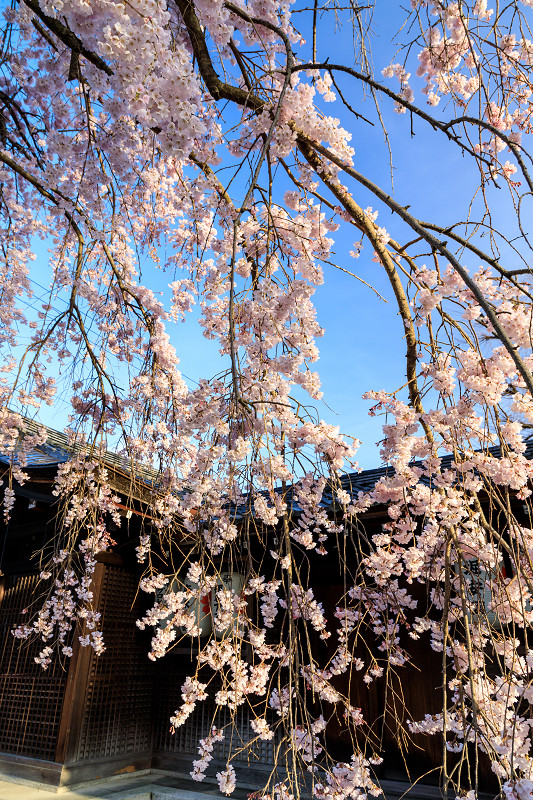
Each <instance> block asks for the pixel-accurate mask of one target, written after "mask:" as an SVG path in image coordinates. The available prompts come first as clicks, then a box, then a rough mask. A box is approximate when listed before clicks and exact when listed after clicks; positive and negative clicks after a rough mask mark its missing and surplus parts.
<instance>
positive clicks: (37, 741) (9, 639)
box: [0, 575, 68, 761]
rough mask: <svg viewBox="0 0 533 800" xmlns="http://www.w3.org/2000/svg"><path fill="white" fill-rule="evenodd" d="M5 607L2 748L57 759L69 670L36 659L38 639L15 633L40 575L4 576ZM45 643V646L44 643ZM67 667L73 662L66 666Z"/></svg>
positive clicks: (0, 667)
mask: <svg viewBox="0 0 533 800" xmlns="http://www.w3.org/2000/svg"><path fill="white" fill-rule="evenodd" d="M4 581H5V584H4V586H5V591H4V595H3V598H2V603H1V605H0V751H1V752H4V753H12V754H15V755H24V756H31V757H33V758H41V759H44V760H47V761H54V756H55V749H56V744H57V736H58V731H59V721H60V715H61V706H62V702H63V696H64V693H65V684H66V679H67V673H66V671H65V670H64V669H63V666H62V665H61V664H60V663H59V660H58V659H57V658H56V659H54V660H53V662H52V664H51V665H50V666H49V667H48V669H47V670H46V671H44V670H43V669H42V667H40V666H39V665H38V664H36V663H35V660H34V658H35V656H36V655H37V653H38V652H39V649H40V647H39V646H38V643H34V644H29V645H28V644H27V643H21V642H20V640H18V639H15V637H14V636H13V635H12V634H11V631H12V629H13V628H14V627H16V626H17V625H18V624H20V623H21V622H22V621H23V619H24V617H23V615H22V610H23V609H24V608H26V607H27V606H29V605H30V604H31V602H32V600H33V599H35V594H36V591H37V584H38V581H39V577H38V576H37V575H12V576H8V577H6V578H4ZM41 646H42V645H41ZM67 666H68V664H67Z"/></svg>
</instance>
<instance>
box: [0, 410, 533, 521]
mask: <svg viewBox="0 0 533 800" xmlns="http://www.w3.org/2000/svg"><path fill="white" fill-rule="evenodd" d="M40 427H42V426H39V425H38V424H37V423H35V422H32V421H31V420H27V422H26V430H27V432H28V434H33V433H35V432H36V431H37V430H38V428H40ZM45 427H46V426H45ZM47 434H48V435H47V439H46V442H45V443H44V444H42V445H39V446H37V447H34V448H33V450H31V452H30V453H29V454H28V456H27V461H26V466H27V467H29V468H32V469H35V468H39V467H48V468H50V467H57V466H59V464H63V463H64V462H66V461H68V459H69V458H70V457H71V456H72V454H73V452H76V451H78V452H79V451H80V450H81V451H82V452H83V449H85V448H84V446H83V445H79V446H74V447H73V446H72V445H70V444H69V441H68V439H67V437H66V435H65V434H64V433H61V432H60V431H56V430H54V429H53V428H48V427H47ZM489 452H490V454H491V455H493V456H496V457H499V455H500V448H499V447H491V448H489ZM87 454H88V455H89V450H88V449H87ZM525 455H526V458H528V459H533V439H530V440H528V441H527V442H526V451H525ZM15 458H16V452H15ZM453 459H454V456H453V455H452V454H448V455H446V456H443V457H442V458H441V469H443V470H444V469H449V468H450V466H451V464H452V462H453ZM10 460H11V455H10V454H6V453H2V452H0V463H3V464H6V465H7V464H9V463H10ZM103 461H104V463H105V464H106V466H108V467H111V468H113V469H116V470H119V471H120V472H123V473H125V474H127V475H131V472H132V463H131V461H130V460H129V459H127V458H125V457H123V456H120V455H117V454H116V453H112V452H111V451H109V450H106V451H105V452H104V453H103ZM134 473H135V477H136V478H138V479H140V480H141V481H142V482H143V483H145V484H150V485H152V486H155V485H157V483H158V482H159V481H158V479H159V477H160V473H158V472H157V470H155V469H153V468H151V467H148V466H145V465H142V464H139V463H138V462H137V463H135V468H134ZM393 474H394V468H393V467H391V466H387V467H379V468H377V469H365V470H362V471H361V472H350V473H346V474H344V475H342V476H340V484H341V488H342V489H344V491H346V492H348V494H349V495H351V496H352V497H354V498H355V497H357V496H358V494H359V492H370V491H372V489H373V488H374V486H375V485H376V483H377V482H378V481H379V479H380V478H382V477H384V476H386V475H393ZM421 482H422V483H426V484H428V483H429V481H428V478H427V477H422V478H421ZM276 491H277V492H278V493H281V491H282V490H281V489H277V490H276ZM261 494H262V495H263V496H264V497H265V499H267V501H268V492H266V491H265V492H261ZM286 499H287V504H288V506H289V508H290V509H291V513H292V514H296V515H298V513H300V511H301V509H300V508H299V506H298V503H297V502H296V499H295V497H294V494H293V487H288V489H287V490H286ZM333 504H334V485H333V484H332V482H331V481H328V482H327V483H326V486H325V488H324V492H323V494H322V500H321V503H320V505H321V506H322V507H323V508H330V507H331V506H332V505H333ZM248 510H249V505H248V504H243V505H240V506H239V507H238V508H237V509H235V512H236V516H237V517H240V516H243V515H244V514H245V513H246V512H247V511H248Z"/></svg>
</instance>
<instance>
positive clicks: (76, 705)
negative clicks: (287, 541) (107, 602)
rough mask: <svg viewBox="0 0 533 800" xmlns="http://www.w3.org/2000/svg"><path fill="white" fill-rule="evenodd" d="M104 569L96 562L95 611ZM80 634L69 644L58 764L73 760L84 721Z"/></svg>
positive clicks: (84, 657) (86, 650)
mask: <svg viewBox="0 0 533 800" xmlns="http://www.w3.org/2000/svg"><path fill="white" fill-rule="evenodd" d="M105 570H106V565H105V564H102V563H98V564H97V565H96V567H95V570H94V575H93V581H92V585H91V588H92V592H93V605H94V607H95V608H98V607H99V605H100V598H101V594H102V586H103V581H104V574H105ZM79 633H80V631H79V630H77V631H76V634H75V636H74V642H73V643H72V650H73V655H72V658H71V659H70V668H69V673H68V678H67V685H66V688H65V695H64V698H63V708H62V710H61V721H60V723H59V734H58V738H57V747H56V755H55V760H56V762H58V763H60V764H65V763H68V762H71V761H75V760H76V756H77V752H78V743H79V738H80V733H81V726H82V722H83V711H84V708H85V696H86V693H87V683H88V679H89V670H90V666H91V657H92V649H91V648H90V647H82V646H81V645H80V643H79Z"/></svg>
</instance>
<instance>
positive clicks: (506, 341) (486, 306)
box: [299, 133, 533, 397]
mask: <svg viewBox="0 0 533 800" xmlns="http://www.w3.org/2000/svg"><path fill="white" fill-rule="evenodd" d="M299 137H300V138H301V139H302V140H304V141H306V142H307V143H308V144H310V145H311V146H312V147H313V148H314V149H315V150H316V151H317V152H318V153H320V154H321V155H322V156H324V157H325V158H326V159H328V160H330V161H332V162H333V163H334V164H335V165H336V166H338V167H340V169H342V170H343V171H344V172H345V173H346V174H347V175H350V176H351V177H352V178H354V180H356V181H357V182H358V183H360V184H361V185H362V186H364V187H365V188H366V189H369V190H370V191H371V192H372V194H374V195H375V196H376V197H378V198H379V199H380V200H381V201H382V202H383V203H385V205H387V206H388V207H389V208H390V209H391V211H394V213H396V214H397V215H398V216H399V217H400V218H401V219H403V220H404V222H406V223H407V224H408V225H409V227H410V228H412V230H413V231H415V232H416V233H418V234H419V235H420V236H421V237H422V239H424V241H426V242H427V243H428V244H429V245H430V247H431V248H432V249H434V250H436V251H438V252H439V253H441V255H443V256H444V257H445V258H446V259H447V260H448V261H449V262H450V264H451V265H452V267H453V268H454V270H455V271H456V272H457V273H458V275H460V276H461V279H462V280H463V282H464V284H465V285H466V286H467V287H468V288H469V289H470V291H471V292H472V294H473V295H474V297H475V298H476V301H477V302H478V304H479V306H480V307H481V308H482V309H483V311H484V312H485V314H486V315H487V319H488V320H489V322H490V324H491V325H492V327H493V328H494V330H495V332H496V335H497V337H498V338H499V340H500V341H501V343H502V344H503V346H504V347H505V349H506V350H507V352H508V353H509V355H510V356H511V358H512V359H513V361H514V363H515V365H516V368H517V370H518V372H519V373H520V375H521V376H522V378H523V379H524V381H525V384H526V386H527V388H528V391H529V393H530V394H531V396H532V397H533V376H532V375H531V372H530V370H529V369H528V367H527V365H526V364H525V362H524V360H523V359H522V358H521V356H520V353H519V352H518V348H517V347H516V346H515V345H514V344H513V342H512V341H511V339H510V338H509V336H508V334H507V332H506V331H505V329H504V328H503V327H502V325H501V323H500V321H499V319H498V316H497V314H496V313H495V311H494V309H493V308H492V306H491V305H490V303H489V302H488V301H487V300H486V298H485V297H484V295H483V292H482V291H481V290H480V288H479V287H478V286H477V284H476V282H475V281H474V280H473V279H472V278H471V277H470V275H469V274H468V272H467V271H466V269H465V268H464V267H463V266H462V264H460V263H459V261H458V260H457V258H456V257H455V256H454V255H453V253H452V252H451V251H450V250H449V248H448V247H447V245H446V242H443V241H441V240H440V239H437V237H436V236H433V235H432V234H431V233H429V231H428V230H427V229H426V228H425V227H424V226H423V225H422V223H421V222H420V221H419V220H418V219H417V218H416V217H415V216H413V214H410V213H409V211H408V210H407V208H406V207H405V206H402V205H400V203H398V201H397V200H395V199H394V198H393V197H391V196H390V195H389V194H388V193H387V192H385V191H383V189H381V187H379V186H378V185H377V184H375V183H374V182H373V181H371V180H370V179H369V178H367V177H365V176H364V175H363V174H362V173H360V172H358V171H357V170H355V169H354V168H353V167H352V166H350V164H347V163H346V162H345V161H343V160H342V159H341V158H339V157H338V156H337V155H335V153H333V152H332V151H331V150H329V149H328V148H327V147H324V146H323V145H321V144H318V143H317V142H314V141H310V140H309V139H308V138H307V137H305V136H304V135H303V134H301V133H300V134H299Z"/></svg>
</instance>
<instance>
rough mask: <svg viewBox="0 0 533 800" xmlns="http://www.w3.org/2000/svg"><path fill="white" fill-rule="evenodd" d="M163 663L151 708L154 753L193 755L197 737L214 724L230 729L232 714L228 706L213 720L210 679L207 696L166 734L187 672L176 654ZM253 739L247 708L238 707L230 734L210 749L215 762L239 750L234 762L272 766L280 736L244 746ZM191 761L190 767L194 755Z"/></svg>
mask: <svg viewBox="0 0 533 800" xmlns="http://www.w3.org/2000/svg"><path fill="white" fill-rule="evenodd" d="M163 664H164V671H163V670H162V671H161V675H160V679H159V681H158V692H157V702H156V704H155V708H154V752H159V753H173V754H175V755H178V754H184V755H191V756H195V755H196V753H197V752H198V742H199V740H200V739H201V738H203V737H204V736H207V734H208V733H209V731H210V730H211V727H212V725H213V724H215V725H216V726H217V727H218V728H220V727H225V726H226V725H227V726H228V728H227V730H228V731H230V730H231V729H232V727H233V726H231V725H229V723H230V721H231V713H230V711H229V709H227V708H223V709H221V710H219V712H218V715H217V717H216V719H215V720H214V723H213V717H214V713H215V709H216V705H215V701H214V695H215V693H216V688H215V684H214V682H213V681H212V682H211V683H210V684H209V697H208V699H207V700H205V701H203V702H200V703H198V705H197V706H196V709H195V710H194V712H193V713H192V714H191V716H190V717H189V719H188V720H187V722H186V723H185V724H184V725H183V726H182V727H181V728H178V729H177V731H176V733H174V734H171V733H169V718H170V716H171V715H172V713H173V712H174V711H175V709H177V708H179V707H180V706H181V704H182V702H183V700H182V698H181V685H182V683H183V681H184V680H185V677H186V674H187V673H181V671H180V665H179V656H177V655H176V656H170V657H167V658H166V659H164V660H163ZM163 664H162V665H161V666H163ZM255 738H256V734H255V733H254V732H253V731H252V729H251V728H250V709H249V707H248V706H247V705H243V706H240V707H239V709H238V711H237V716H236V720H235V721H234V727H233V731H232V733H228V734H227V736H226V738H225V739H223V740H222V741H221V742H218V743H217V744H215V746H214V748H213V758H214V760H215V762H217V761H218V762H219V763H222V762H224V763H225V761H226V759H227V757H228V755H229V753H230V751H231V752H235V751H240V752H238V753H237V755H235V756H234V757H233V758H232V763H233V764H247V765H249V766H250V767H253V768H257V767H268V766H270V765H272V764H273V762H274V748H275V747H276V746H277V744H278V743H279V738H277V737H276V739H274V740H272V741H268V742H265V741H261V740H257V741H256V742H254V744H253V745H251V746H249V747H247V746H246V745H247V744H248V743H249V742H250V741H251V740H252V739H255ZM190 761H191V769H192V761H193V758H191V759H190Z"/></svg>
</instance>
